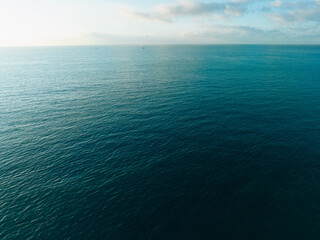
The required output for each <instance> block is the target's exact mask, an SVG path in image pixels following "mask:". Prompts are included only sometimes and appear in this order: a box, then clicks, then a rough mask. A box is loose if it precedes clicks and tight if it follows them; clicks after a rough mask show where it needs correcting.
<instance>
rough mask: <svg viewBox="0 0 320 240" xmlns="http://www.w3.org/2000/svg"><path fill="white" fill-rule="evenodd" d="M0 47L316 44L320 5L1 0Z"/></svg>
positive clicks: (318, 0)
mask: <svg viewBox="0 0 320 240" xmlns="http://www.w3.org/2000/svg"><path fill="white" fill-rule="evenodd" d="M0 30H1V32H0V46H38V45H42V46H43V45H96V44H221V43H222V44H232V43H245V44H260V43H262V44H263V43H267V44H268V43H271V44H320V0H306V1H281V0H274V1H264V0H228V1H226V0H215V1H209V0H170V1H169V0H148V1H146V0H139V1H133V0H123V1H121V0H120V1H113V0H28V1H26V0H7V1H6V0H0Z"/></svg>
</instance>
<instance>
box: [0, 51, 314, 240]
mask: <svg viewBox="0 0 320 240" xmlns="http://www.w3.org/2000/svg"><path fill="white" fill-rule="evenodd" d="M0 239H2V240H9V239H10V240H11V239H23V240H27V239H46V240H50V239H55V240H56V239H76V240H79V239H110V240H118V239H119V240H122V239H123V240H127V239H128V240H130V239H135V240H136V239H137V240H139V239H218V240H219V239H232V240H237V239H246V240H249V239H252V240H259V239H268V240H269V239H270V240H271V239H272V240H274V239H281V240H283V239H290V240H294V239H304V240H306V239H320V46H271V45H270V46H267V45H256V46H255V45H213V46H188V45H185V46H184V45H182V46H174V45H173V46H146V47H142V46H98V47H94V46H87V47H35V48H0Z"/></svg>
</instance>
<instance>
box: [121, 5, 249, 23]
mask: <svg viewBox="0 0 320 240" xmlns="http://www.w3.org/2000/svg"><path fill="white" fill-rule="evenodd" d="M251 2H253V0H232V1H229V2H203V3H201V2H194V1H191V0H182V1H180V2H179V3H176V4H160V5H157V6H155V8H154V9H153V10H151V11H150V12H141V11H126V13H127V15H128V16H131V17H135V18H138V19H144V20H156V21H162V22H173V21H174V20H175V19H177V18H180V17H187V16H206V15H210V14H218V13H219V14H225V15H228V16H242V15H243V14H244V13H245V12H246V11H247V6H248V4H249V3H251Z"/></svg>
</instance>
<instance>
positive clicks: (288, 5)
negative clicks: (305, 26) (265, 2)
mask: <svg viewBox="0 0 320 240" xmlns="http://www.w3.org/2000/svg"><path fill="white" fill-rule="evenodd" d="M269 10H270V12H271V13H269V14H267V16H268V17H269V18H270V19H271V20H273V21H274V22H275V23H277V24H295V23H306V22H317V23H318V22H320V1H319V0H315V1H292V2H284V1H279V0H276V1H273V2H271V3H270V7H269Z"/></svg>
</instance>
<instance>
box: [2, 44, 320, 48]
mask: <svg viewBox="0 0 320 240" xmlns="http://www.w3.org/2000/svg"><path fill="white" fill-rule="evenodd" d="M177 45H179V46H217V45H245V46H257V45H260V46H262V45H265V46H266V45H268V46H320V43H154V44H153V43H146V44H142V43H141V44H140V43H135V44H132V43H127V44H125V43H118V44H67V45H21V46H14V45H12V46H0V48H41V47H108V46H111V47H112V46H177Z"/></svg>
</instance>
